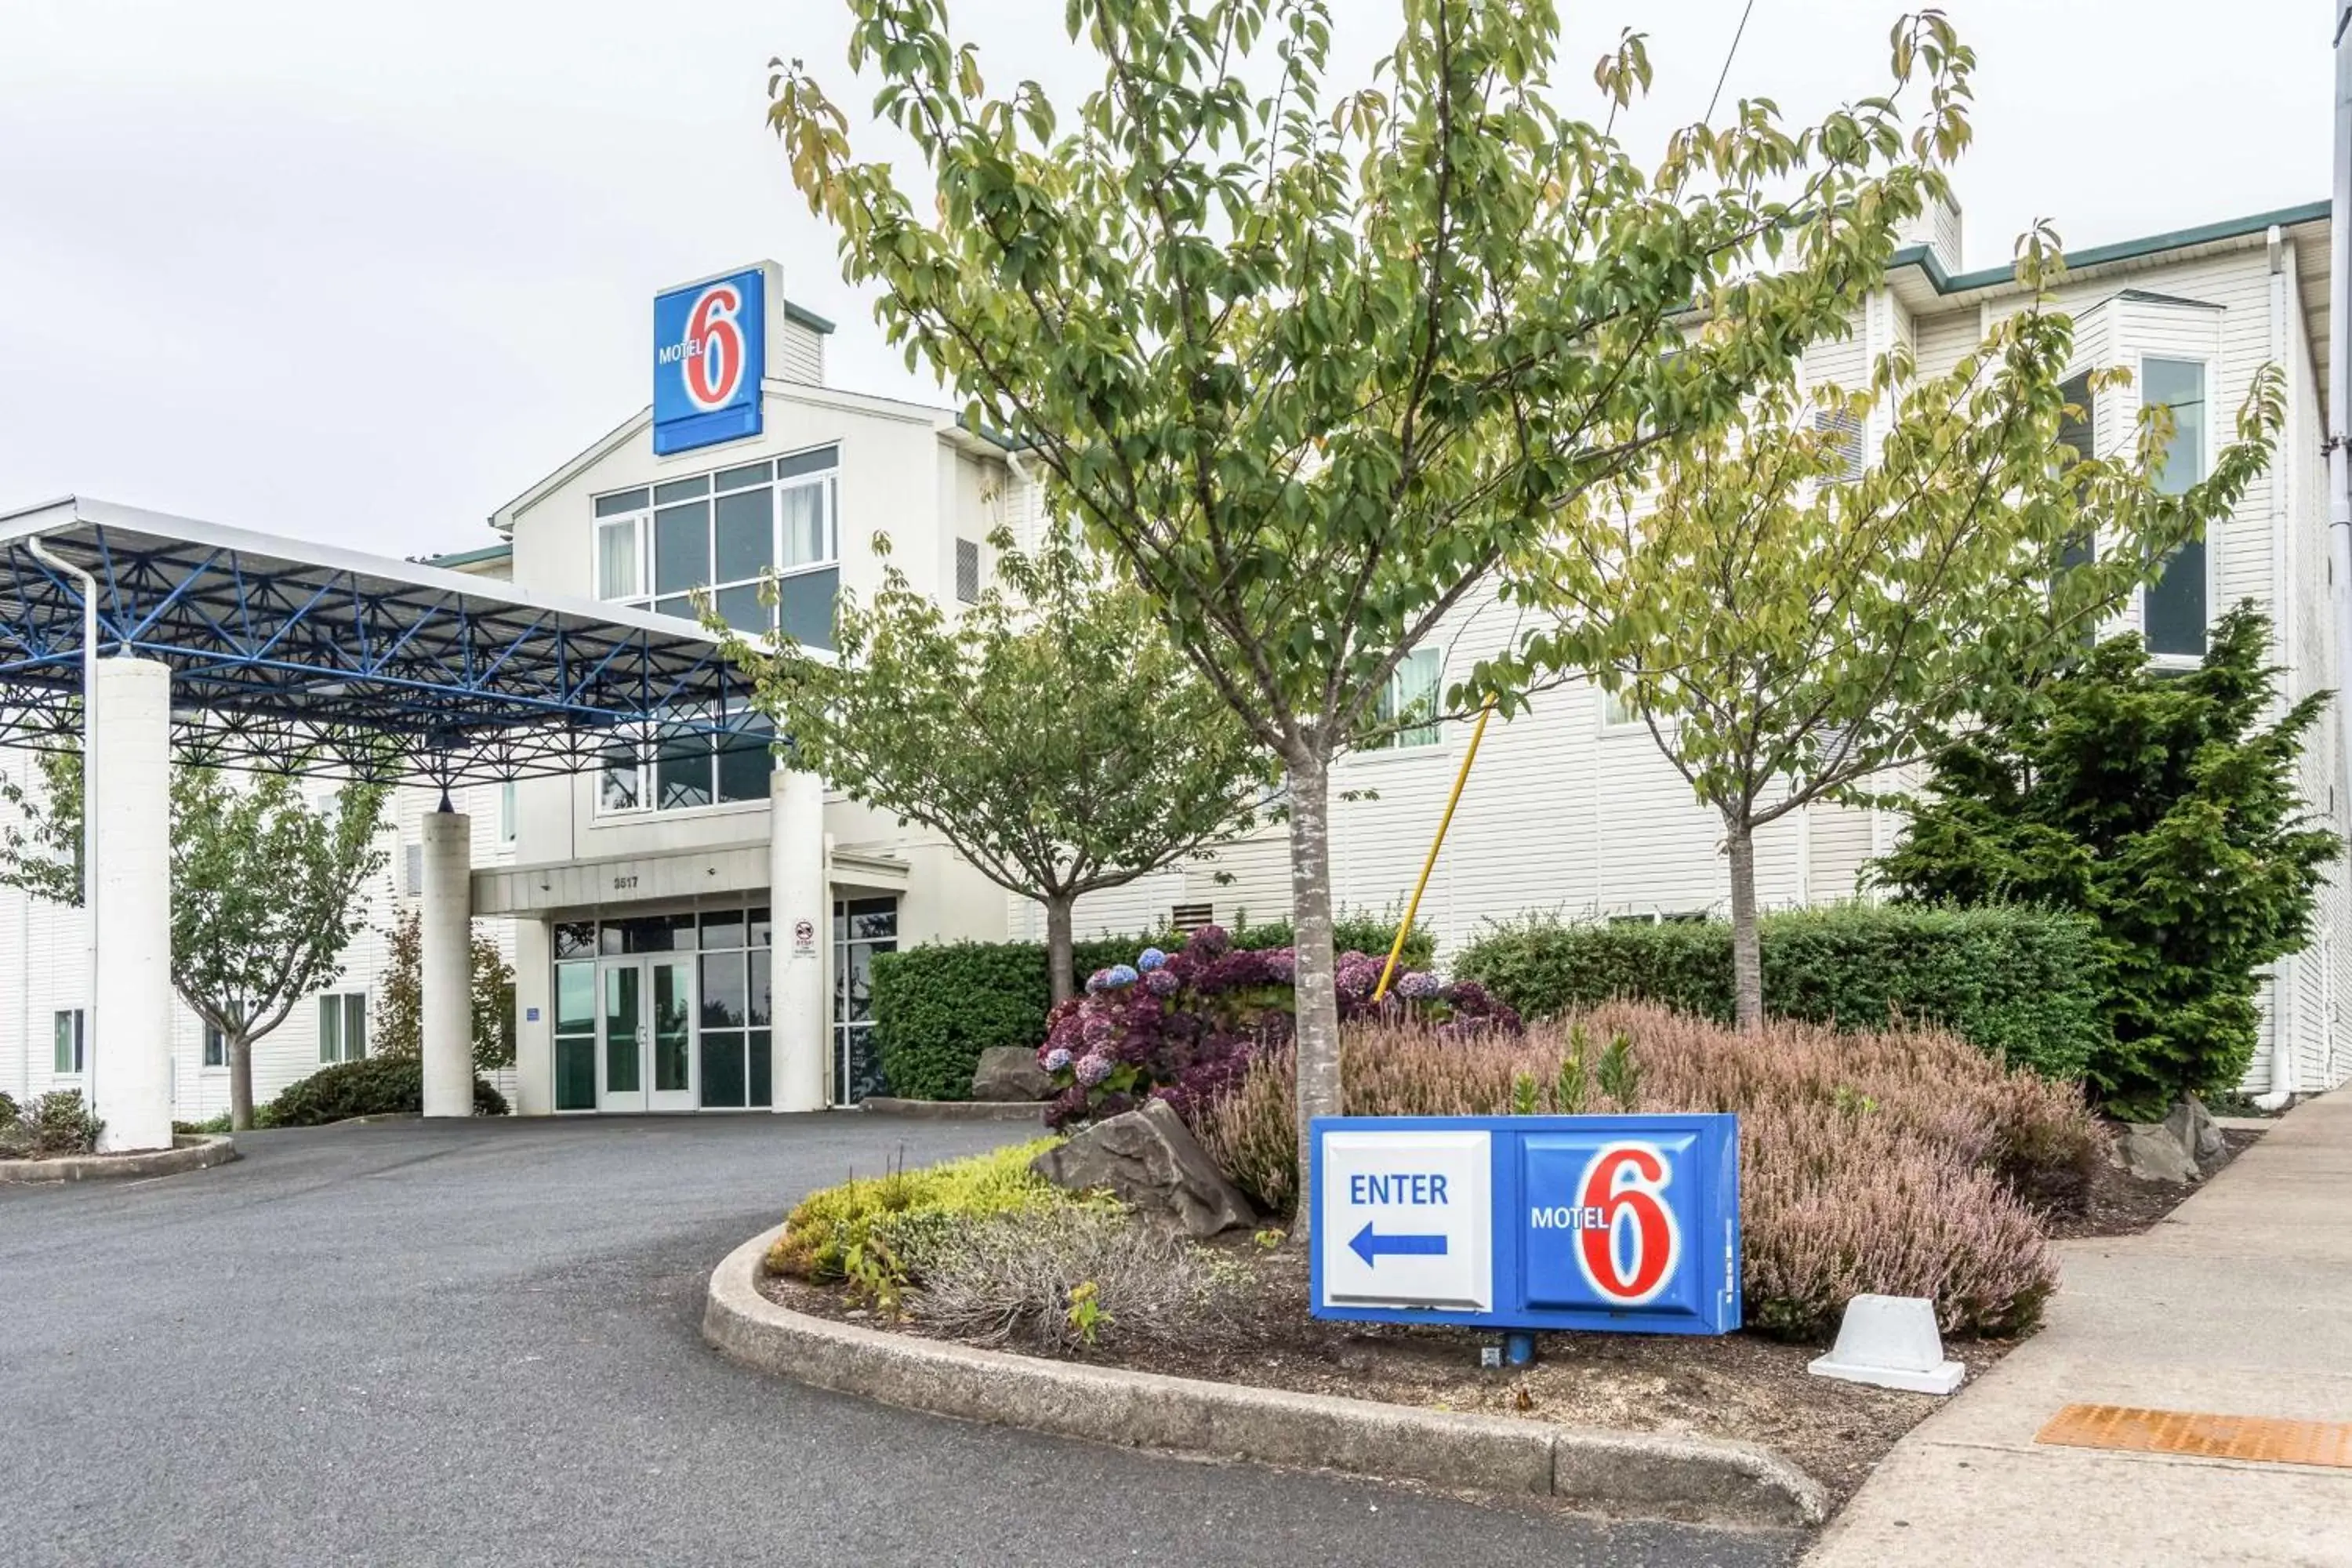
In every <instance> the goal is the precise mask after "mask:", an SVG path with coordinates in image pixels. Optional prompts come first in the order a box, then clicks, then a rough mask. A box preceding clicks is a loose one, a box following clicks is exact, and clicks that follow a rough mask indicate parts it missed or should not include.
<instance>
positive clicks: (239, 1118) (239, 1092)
mask: <svg viewBox="0 0 2352 1568" xmlns="http://www.w3.org/2000/svg"><path fill="white" fill-rule="evenodd" d="M226 1045H227V1047H228V1127H229V1131H232V1132H250V1131H253V1042H252V1041H251V1040H248V1039H247V1038H246V1037H244V1036H242V1035H231V1036H229V1037H228V1039H227V1040H226Z"/></svg>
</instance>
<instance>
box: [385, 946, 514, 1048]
mask: <svg viewBox="0 0 2352 1568" xmlns="http://www.w3.org/2000/svg"><path fill="white" fill-rule="evenodd" d="M389 936H390V942H389V944H388V946H387V947H386V949H385V952H384V960H385V962H384V969H383V979H382V980H381V981H379V982H378V983H377V986H376V1014H375V1026H374V1031H373V1033H374V1038H373V1041H372V1042H371V1048H372V1049H373V1052H374V1054H376V1055H378V1056H389V1057H413V1056H418V1055H421V1054H422V1053H423V1051H424V1049H425V1021H424V1020H425V939H424V921H422V920H421V919H420V918H419V917H418V915H417V912H416V911H415V910H401V911H400V912H399V914H397V915H396V916H394V919H393V922H392V930H391V931H390V933H389ZM469 942H470V945H471V947H472V950H473V964H472V979H471V983H470V990H471V1000H472V1003H473V1008H472V1012H473V1025H474V1070H475V1071H476V1072H478V1073H490V1072H496V1071H497V1070H498V1069H499V1068H505V1067H512V1066H513V1065H514V1059H515V1016H514V1010H515V972H514V965H513V964H511V963H508V962H507V961H506V955H505V954H503V953H501V952H499V944H498V943H497V942H492V941H491V940H490V939H489V938H488V937H486V936H484V935H483V934H482V933H481V932H480V931H470V932H469Z"/></svg>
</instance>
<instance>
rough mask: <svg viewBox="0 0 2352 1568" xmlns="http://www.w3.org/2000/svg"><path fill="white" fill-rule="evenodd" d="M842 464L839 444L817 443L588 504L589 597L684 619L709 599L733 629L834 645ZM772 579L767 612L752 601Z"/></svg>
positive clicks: (758, 601) (694, 615) (693, 615)
mask: <svg viewBox="0 0 2352 1568" xmlns="http://www.w3.org/2000/svg"><path fill="white" fill-rule="evenodd" d="M839 466H840V448H839V447H818V448H816V449H815V450H814V451H809V452H801V453H797V454H795V455H793V456H792V457H789V458H776V459H774V460H773V461H761V462H757V463H745V464H741V465H740V466H738V467H736V468H721V469H719V471H718V472H717V473H714V474H697V475H694V476H693V477H691V478H688V479H669V480H666V481H664V482H663V483H661V484H657V485H652V486H646V487H640V488H638V489H632V490H622V491H619V492H617V493H616V494H613V495H608V496H599V497H597V498H596V500H595V502H594V510H595V514H596V595H597V597H599V598H602V599H613V600H618V601H621V602H624V603H626V604H630V605H635V606H637V607H639V608H641V609H651V610H653V611H655V612H656V613H657V614H660V615H665V616H680V617H683V618H685V619H688V620H692V619H696V618H698V616H699V614H700V611H699V609H698V606H697V605H696V603H695V600H696V597H697V595H701V594H706V593H707V594H708V595H709V599H710V604H711V606H712V607H713V608H714V609H715V610H716V611H717V612H718V614H719V617H720V618H721V619H723V620H725V621H726V622H727V624H728V625H729V626H734V627H736V628H738V629H739V630H743V631H772V630H778V629H781V630H782V631H783V632H785V633H787V634H789V635H790V636H791V637H793V638H794V639H795V640H796V641H799V642H803V643H806V644H809V645H811V646H812V647H832V646H833V600H834V593H835V589H836V588H837V587H838V586H839V584H840V578H841V572H840V565H839V562H840V520H839V516H838V512H839V510H840V483H839V478H838V474H837V469H838V468H839ZM770 573H774V574H776V577H777V603H776V604H775V605H765V604H762V603H761V584H762V583H763V581H764V580H765V579H766V577H767V576H768V574H770Z"/></svg>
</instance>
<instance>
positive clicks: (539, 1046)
mask: <svg viewBox="0 0 2352 1568" xmlns="http://www.w3.org/2000/svg"><path fill="white" fill-rule="evenodd" d="M551 934H552V933H551V931H549V929H548V924H547V922H546V921H543V920H518V921H515V923H514V938H515V955H514V966H515V1114H516V1115H518V1116H552V1115H553V1114H554V1113H555V996H554V986H555V967H554V963H553V961H552V955H551V952H550V951H549V948H550V943H549V941H548V939H549V937H550V936H551ZM533 1014H536V1015H538V1016H536V1017H534V1016H532V1015H533Z"/></svg>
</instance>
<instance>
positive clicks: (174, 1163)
mask: <svg viewBox="0 0 2352 1568" xmlns="http://www.w3.org/2000/svg"><path fill="white" fill-rule="evenodd" d="M234 1159H236V1140H235V1139H233V1138H230V1137H229V1136H227V1135H226V1134H225V1133H217V1132H215V1133H201V1132H200V1133H194V1134H191V1133H186V1132H183V1133H179V1134H176V1135H175V1136H174V1137H173V1140H172V1146H171V1147H170V1148H169V1149H154V1150H150V1151H148V1152H145V1153H141V1154H74V1155H69V1156H68V1157H67V1158H65V1159H62V1160H0V1187H5V1186H11V1185H16V1186H32V1185H35V1184H41V1183H48V1182H87V1181H91V1180H94V1179H106V1178H111V1177H117V1176H176V1175H178V1174H179V1173H182V1172H183V1171H201V1170H204V1169H205V1168H207V1167H208V1166H213V1165H226V1164H227V1163H229V1162H230V1161H231V1160H234Z"/></svg>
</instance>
